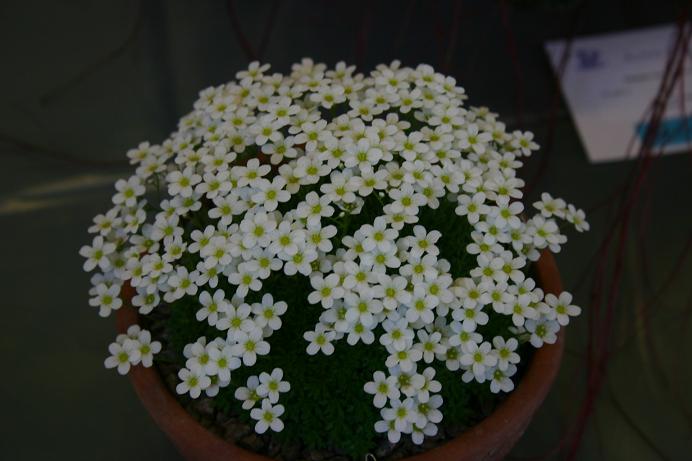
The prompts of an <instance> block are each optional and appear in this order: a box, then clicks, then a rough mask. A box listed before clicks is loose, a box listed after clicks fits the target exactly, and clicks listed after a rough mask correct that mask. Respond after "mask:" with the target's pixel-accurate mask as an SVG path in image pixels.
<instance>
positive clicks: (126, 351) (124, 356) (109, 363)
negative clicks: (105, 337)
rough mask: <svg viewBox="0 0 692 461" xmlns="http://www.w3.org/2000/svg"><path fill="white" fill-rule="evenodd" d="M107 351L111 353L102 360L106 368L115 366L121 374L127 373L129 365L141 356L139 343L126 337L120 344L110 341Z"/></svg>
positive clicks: (137, 360) (136, 361)
mask: <svg viewBox="0 0 692 461" xmlns="http://www.w3.org/2000/svg"><path fill="white" fill-rule="evenodd" d="M108 352H109V353H110V354H111V355H110V356H109V357H108V358H107V359H106V360H105V361H104V362H103V364H104V365H105V367H106V368H116V367H117V369H118V373H120V374H121V375H124V374H127V372H128V371H130V365H135V364H137V363H138V362H139V360H140V358H141V352H140V350H139V343H138V342H137V341H135V340H132V339H129V338H128V339H126V340H125V341H124V342H123V343H122V344H120V343H118V342H114V343H111V344H110V345H109V346H108Z"/></svg>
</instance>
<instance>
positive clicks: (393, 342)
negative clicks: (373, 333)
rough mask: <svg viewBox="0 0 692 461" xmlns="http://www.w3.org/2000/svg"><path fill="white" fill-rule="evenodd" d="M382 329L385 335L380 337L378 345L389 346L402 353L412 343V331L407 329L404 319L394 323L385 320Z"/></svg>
mask: <svg viewBox="0 0 692 461" xmlns="http://www.w3.org/2000/svg"><path fill="white" fill-rule="evenodd" d="M382 327H383V328H384V330H385V332H386V333H384V334H383V335H382V336H380V344H382V345H383V346H385V347H387V346H391V347H392V348H393V349H394V350H395V351H403V350H405V349H406V348H407V346H408V344H410V343H412V342H413V330H412V329H410V328H409V325H408V321H407V320H406V319H405V318H402V319H399V320H397V321H396V322H394V321H392V320H389V319H387V320H385V321H384V322H382Z"/></svg>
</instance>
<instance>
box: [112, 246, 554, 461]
mask: <svg viewBox="0 0 692 461" xmlns="http://www.w3.org/2000/svg"><path fill="white" fill-rule="evenodd" d="M535 270H536V278H537V279H538V284H539V286H541V287H542V288H543V290H544V291H545V292H546V293H553V294H559V293H560V292H561V291H562V284H561V282H560V275H559V273H558V270H557V266H556V264H555V260H554V258H553V256H552V255H551V254H550V253H549V252H547V251H544V252H543V254H542V255H541V258H540V260H539V261H538V262H537V263H536V264H535ZM131 291H132V290H131V289H130V292H131ZM130 296H131V293H129V296H128V293H125V298H126V304H127V303H128V298H129V297H130ZM136 322H137V313H136V311H135V310H134V309H132V308H129V307H123V308H121V309H119V310H118V312H117V327H118V332H120V333H124V332H125V331H126V330H127V327H128V326H130V325H132V324H133V323H136ZM563 348H564V329H561V330H560V333H559V335H558V339H557V342H556V343H555V344H551V345H544V346H543V347H542V348H540V349H538V350H536V351H535V353H534V354H533V357H532V358H531V360H530V363H529V364H528V366H527V368H526V370H525V372H524V375H523V377H522V379H521V381H520V382H519V383H518V385H517V387H516V389H515V390H514V391H513V392H511V393H510V394H509V395H508V396H507V398H506V399H505V400H504V401H503V402H502V403H501V404H500V405H499V406H498V407H497V408H496V409H495V411H493V412H492V414H490V416H488V417H487V418H485V419H484V420H483V421H481V422H480V423H479V424H477V425H475V426H474V427H472V428H470V429H468V430H466V431H464V432H463V433H461V434H460V435H459V436H457V437H455V438H454V439H452V440H450V441H448V442H446V443H444V444H442V445H440V446H437V447H435V448H433V449H431V450H429V451H426V452H423V453H420V454H417V455H415V456H411V457H408V458H405V460H404V461H438V460H445V461H447V460H449V461H493V460H500V459H502V458H504V456H506V455H507V453H509V451H510V450H511V449H512V447H513V446H514V444H515V443H516V442H517V440H519V438H520V437H521V435H522V434H523V433H524V431H525V430H526V428H527V426H528V425H529V423H530V421H531V418H532V417H533V414H534V413H535V411H536V409H537V408H538V407H539V406H540V405H541V403H542V402H543V400H544V399H545V397H546V395H547V393H548V391H549V390H550V387H551V386H552V383H553V381H554V379H555V376H556V375H557V372H558V369H559V368H560V361H561V359H562V353H563ZM129 375H130V379H131V380H132V384H133V386H134V388H135V391H136V393H137V395H138V397H139V399H140V400H141V401H142V403H143V405H144V407H145V408H146V409H147V411H148V412H149V414H150V415H151V417H152V418H153V419H154V421H155V422H156V424H158V426H159V427H160V428H161V429H162V430H163V432H165V433H166V435H167V436H168V437H169V438H170V440H171V441H172V442H173V444H174V445H175V446H176V447H177V449H178V450H179V452H180V453H181V454H182V455H183V457H184V458H185V459H187V460H188V461H229V460H235V461H272V460H271V458H268V457H266V456H263V455H259V454H257V453H253V452H251V451H249V450H246V449H244V448H241V447H239V446H237V445H235V444H233V443H232V442H230V441H228V440H224V439H222V438H221V437H219V436H218V435H216V434H214V433H212V432H211V431H209V430H207V429H206V428H204V427H203V426H202V425H201V424H200V423H199V422H198V421H197V420H196V419H195V418H194V417H193V416H192V415H191V414H189V413H188V412H186V411H185V409H184V408H183V407H182V406H181V404H180V403H179V402H178V401H177V400H176V398H175V396H174V395H173V394H172V393H171V392H170V391H169V390H168V388H167V386H166V385H165V383H164V382H163V380H162V379H161V376H160V375H159V373H158V371H157V370H156V368H144V367H142V366H136V367H133V368H132V370H131V371H130V373H129Z"/></svg>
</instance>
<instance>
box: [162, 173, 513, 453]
mask: <svg viewBox="0 0 692 461" xmlns="http://www.w3.org/2000/svg"><path fill="white" fill-rule="evenodd" d="M316 187H317V186H315V188H316ZM307 192H308V191H307V190H306V191H301V193H300V194H299V195H300V196H301V198H298V197H296V198H294V200H300V199H302V197H304V195H305V194H306V193H307ZM381 200H383V199H382V198H379V197H377V196H376V195H375V194H372V195H371V196H370V197H369V198H368V199H367V201H366V204H365V206H364V207H363V212H362V213H361V214H359V215H345V216H343V217H341V218H339V219H334V220H333V221H334V224H335V225H337V228H338V229H339V232H338V234H337V236H336V237H335V239H334V242H339V241H340V239H341V237H343V236H344V235H348V234H352V233H353V232H354V231H355V230H356V229H357V228H358V227H360V226H361V225H362V224H365V223H368V222H372V220H373V219H374V217H375V216H378V215H379V214H381V213H380V212H381V207H382V206H383V205H384V204H383V203H382V201H381ZM292 202H293V200H292ZM440 202H441V203H440V207H439V208H438V209H436V210H432V209H428V208H425V209H424V210H423V211H422V213H421V216H420V224H422V225H423V226H425V227H426V229H427V230H432V229H436V230H439V231H440V232H441V233H442V237H441V238H440V240H439V241H438V242H437V245H438V247H439V248H440V255H441V257H444V258H445V259H447V260H448V261H450V263H451V266H452V269H451V272H452V275H453V276H454V277H460V276H467V275H468V272H469V270H470V269H471V268H472V267H473V266H474V265H475V258H474V257H473V256H472V255H469V254H468V253H467V252H466V245H467V244H468V243H469V241H470V232H471V226H470V225H469V224H468V222H467V221H466V219H465V218H460V217H458V216H457V215H456V214H454V207H455V204H454V203H452V202H449V201H447V200H446V199H444V198H443V199H441V200H440ZM286 206H287V207H288V208H291V207H294V206H295V203H289V204H286ZM411 229H412V226H410V225H409V226H406V227H405V228H404V229H403V231H402V232H401V233H400V235H407V234H410V233H411ZM195 263H196V261H190V262H189V265H190V266H193V265H194V264H195ZM186 265H187V264H186ZM219 287H220V288H222V289H224V290H226V292H227V293H232V292H233V288H232V287H231V286H230V285H228V283H227V282H226V281H225V280H223V277H220V282H219ZM264 287H265V289H266V291H265V292H269V293H272V294H273V296H274V299H276V300H282V301H285V302H286V303H287V304H288V310H287V312H286V313H285V314H284V315H283V317H282V327H281V329H279V330H278V331H276V332H274V334H273V335H272V336H270V337H269V338H268V339H267V341H268V342H269V344H270V345H271V352H270V353H269V355H267V356H260V357H258V360H257V363H256V364H255V365H254V366H252V367H241V368H240V369H238V370H236V371H234V372H233V373H232V383H231V385H230V386H228V387H226V388H223V389H221V390H220V392H219V394H218V395H217V396H216V397H215V398H214V404H215V406H216V408H217V409H218V410H219V411H222V412H225V413H227V414H230V415H234V416H235V417H237V418H239V419H241V420H243V421H245V422H247V423H248V424H249V425H254V422H253V421H252V419H251V418H250V416H249V412H248V411H245V410H242V408H241V402H239V401H238V400H236V399H235V397H234V392H235V390H236V388H237V387H239V386H244V385H245V383H246V382H247V378H248V377H249V376H250V375H258V374H259V373H261V372H263V371H265V372H271V371H272V370H273V369H274V368H277V367H278V368H281V369H283V370H284V379H285V380H287V381H288V382H290V383H291V390H290V391H289V392H288V393H286V394H283V395H282V396H281V400H280V403H281V404H283V405H284V406H285V407H286V412H285V414H284V416H283V417H282V419H283V420H284V423H285V428H284V430H283V431H282V432H279V433H271V435H269V437H271V438H272V439H274V440H277V441H279V442H281V443H284V444H291V445H295V446H299V447H303V448H308V449H327V450H331V451H334V452H335V453H340V454H344V455H347V456H350V457H352V458H354V459H362V458H363V456H364V455H365V454H366V453H368V452H370V451H372V450H373V449H374V448H375V447H376V446H377V443H378V441H379V440H381V439H382V435H380V434H377V433H375V431H374V428H373V426H374V424H375V422H376V421H377V420H378V419H379V410H378V409H376V408H375V407H374V406H373V405H372V396H370V395H368V394H366V393H365V392H364V390H363V385H364V384H365V383H366V382H368V381H370V380H372V375H373V373H374V372H375V371H377V370H382V371H386V367H385V365H384V362H385V359H386V357H387V352H386V350H385V348H384V347H383V346H381V345H380V344H379V343H378V342H377V341H375V343H374V344H371V345H364V344H362V343H359V344H357V345H356V346H349V345H348V344H347V343H346V341H345V340H341V341H338V342H336V343H335V352H334V354H332V355H331V356H325V355H323V354H321V353H318V354H317V355H315V356H309V355H307V353H306V352H305V347H306V345H307V343H306V341H305V340H304V339H303V333H304V332H305V331H308V330H312V329H314V326H315V324H316V323H317V322H318V319H319V316H320V313H321V312H322V307H321V306H320V305H311V304H309V303H308V302H307V294H308V293H309V292H310V291H311V287H310V283H309V280H308V278H307V277H305V276H302V275H300V274H298V275H295V276H290V277H289V276H286V275H285V274H283V273H275V274H272V275H271V276H270V278H269V279H267V280H265V281H264ZM261 296H262V293H251V294H250V295H248V297H247V298H246V302H248V303H252V302H256V301H259V299H260V298H261ZM197 309H199V304H198V301H197V299H196V297H185V298H184V299H182V300H180V301H178V302H176V303H174V304H173V305H172V306H171V313H170V316H169V318H168V320H167V326H166V330H167V333H168V334H167V337H168V338H169V344H167V347H168V348H169V349H172V350H173V352H174V353H175V355H176V356H177V357H180V361H181V362H180V364H181V366H182V364H183V363H184V358H183V357H182V350H183V347H184V346H185V344H188V343H191V342H194V341H196V340H197V339H198V338H199V337H200V336H206V337H207V340H211V339H213V338H214V337H217V336H223V333H222V332H220V331H218V330H216V329H215V328H212V327H209V326H208V325H206V323H201V322H198V321H197V320H196V319H195V312H196V310H197ZM490 319H491V320H490V322H489V323H488V325H485V326H484V327H482V328H481V333H483V334H489V335H491V334H493V333H494V332H497V333H499V332H501V331H505V332H506V331H507V330H506V328H507V326H508V323H507V322H509V321H510V320H509V318H508V317H506V316H499V315H496V314H495V315H493V313H490ZM381 333H382V329H381V327H378V329H376V330H375V335H376V337H379V335H380V334H381ZM430 366H433V367H434V368H435V370H436V379H437V380H438V381H440V383H441V384H442V391H441V395H442V398H443V400H444V404H443V407H442V410H443V414H444V420H443V423H442V425H443V426H444V427H445V428H449V429H450V431H458V430H461V429H463V428H465V427H469V426H471V425H473V424H475V423H477V422H478V421H479V420H481V419H482V418H483V417H485V415H486V413H487V411H488V409H492V407H493V406H494V404H495V403H496V402H497V399H498V397H497V396H495V395H493V394H491V393H490V391H489V389H488V385H487V384H477V383H475V382H474V383H468V384H467V383H463V382H462V381H461V372H450V371H449V370H447V368H446V367H445V365H444V363H443V362H438V361H435V362H434V363H433V364H432V365H430Z"/></svg>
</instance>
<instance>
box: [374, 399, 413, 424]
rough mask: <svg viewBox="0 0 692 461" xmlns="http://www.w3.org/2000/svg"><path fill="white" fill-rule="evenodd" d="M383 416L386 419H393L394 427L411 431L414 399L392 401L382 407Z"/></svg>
mask: <svg viewBox="0 0 692 461" xmlns="http://www.w3.org/2000/svg"><path fill="white" fill-rule="evenodd" d="M381 414H382V417H383V418H384V420H385V421H393V422H394V428H395V429H396V430H397V431H399V432H410V425H411V422H412V420H413V418H414V409H413V399H410V398H408V399H404V401H403V402H402V401H400V400H398V399H394V400H391V401H390V406H389V407H386V408H383V409H382V412H381Z"/></svg>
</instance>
